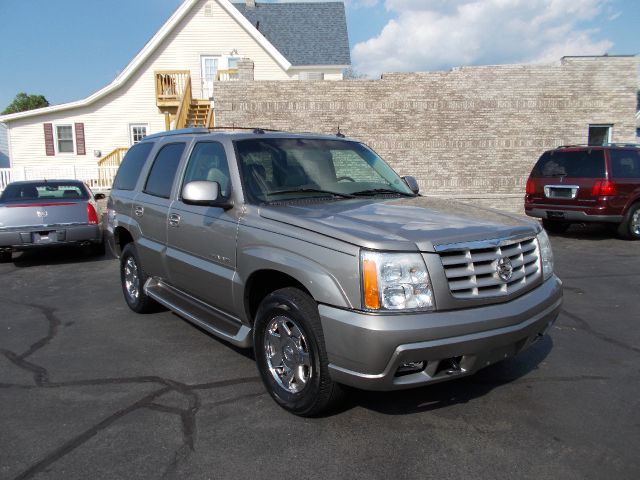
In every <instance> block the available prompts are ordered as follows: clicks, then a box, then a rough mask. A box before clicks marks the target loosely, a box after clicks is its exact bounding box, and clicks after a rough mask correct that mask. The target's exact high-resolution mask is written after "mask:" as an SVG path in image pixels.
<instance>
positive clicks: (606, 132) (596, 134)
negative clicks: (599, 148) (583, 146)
mask: <svg viewBox="0 0 640 480" xmlns="http://www.w3.org/2000/svg"><path fill="white" fill-rule="evenodd" d="M611 127H612V125H589V145H604V144H606V143H611Z"/></svg>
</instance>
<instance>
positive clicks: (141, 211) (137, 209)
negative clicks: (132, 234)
mask: <svg viewBox="0 0 640 480" xmlns="http://www.w3.org/2000/svg"><path fill="white" fill-rule="evenodd" d="M133 213H135V215H136V217H141V216H142V215H144V207H141V206H139V205H136V207H135V208H134V209H133Z"/></svg>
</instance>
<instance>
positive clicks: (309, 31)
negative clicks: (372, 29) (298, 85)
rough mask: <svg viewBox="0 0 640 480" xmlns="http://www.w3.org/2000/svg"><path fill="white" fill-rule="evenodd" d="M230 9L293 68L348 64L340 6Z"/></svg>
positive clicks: (269, 5) (277, 5) (264, 5)
mask: <svg viewBox="0 0 640 480" xmlns="http://www.w3.org/2000/svg"><path fill="white" fill-rule="evenodd" d="M234 6H235V7H236V8H237V9H238V10H239V11H240V13H242V14H243V15H244V16H245V17H246V18H247V19H248V20H249V21H250V22H251V23H252V24H253V26H254V27H255V26H257V28H258V30H259V31H260V33H262V35H264V36H265V37H266V38H267V40H269V42H271V44H273V46H274V47H276V48H277V49H278V51H279V52H280V53H281V54H282V55H284V57H285V58H286V59H287V60H288V61H289V62H291V64H292V65H294V66H295V65H350V64H351V56H350V54H349V37H348V36H347V19H346V16H345V12H344V4H343V3H342V2H318V3H257V2H256V7H255V8H247V7H246V5H245V4H244V3H234ZM258 22H259V23H258Z"/></svg>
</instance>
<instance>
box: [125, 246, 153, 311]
mask: <svg viewBox="0 0 640 480" xmlns="http://www.w3.org/2000/svg"><path fill="white" fill-rule="evenodd" d="M146 281H147V276H146V275H145V273H144V270H143V269H142V264H141V263H140V258H139V257H138V252H137V251H136V247H135V245H134V244H133V243H129V244H127V245H126V246H125V247H124V250H122V256H121V257H120V282H121V283H122V293H123V294H124V299H125V301H126V302H127V305H128V306H129V308H130V309H131V310H133V311H134V312H136V313H148V312H152V311H154V310H155V309H156V308H157V306H158V304H157V303H156V302H155V300H153V299H152V298H151V297H149V296H148V295H147V294H146V293H145V292H144V284H145V282H146Z"/></svg>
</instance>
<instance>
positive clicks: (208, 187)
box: [182, 180, 233, 210]
mask: <svg viewBox="0 0 640 480" xmlns="http://www.w3.org/2000/svg"><path fill="white" fill-rule="evenodd" d="M182 201H183V202H184V203H186V204H187V205H203V206H208V207H219V208H224V209H225V210H226V209H229V208H231V207H233V202H232V201H231V199H228V198H224V197H221V196H220V184H219V183H218V182H208V181H205V180H200V181H196V182H189V183H187V184H186V185H185V186H184V188H183V189H182Z"/></svg>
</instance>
